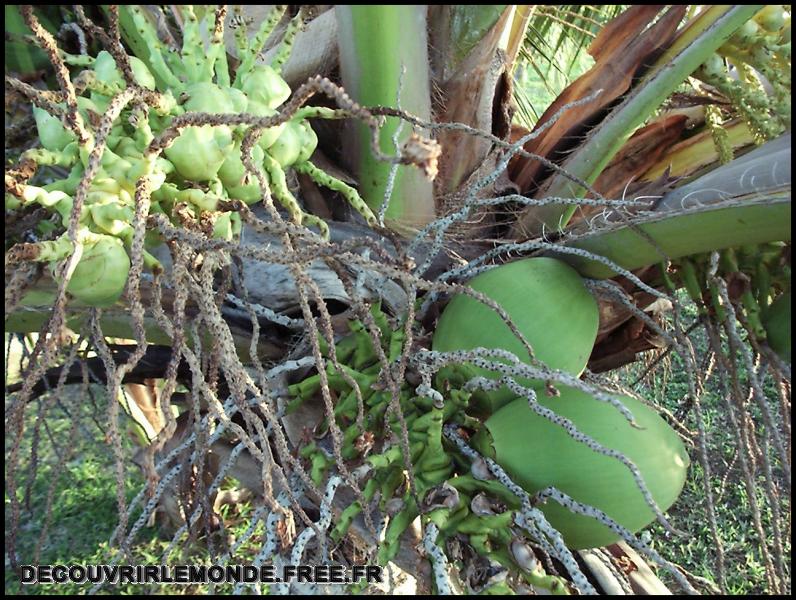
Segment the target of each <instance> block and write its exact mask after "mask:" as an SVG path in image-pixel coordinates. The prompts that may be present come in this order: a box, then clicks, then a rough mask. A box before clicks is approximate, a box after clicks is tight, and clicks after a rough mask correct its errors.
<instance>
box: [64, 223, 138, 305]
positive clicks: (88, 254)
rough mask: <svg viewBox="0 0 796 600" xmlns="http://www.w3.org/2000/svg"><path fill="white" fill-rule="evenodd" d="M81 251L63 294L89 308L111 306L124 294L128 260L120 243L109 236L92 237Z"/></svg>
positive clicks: (128, 265)
mask: <svg viewBox="0 0 796 600" xmlns="http://www.w3.org/2000/svg"><path fill="white" fill-rule="evenodd" d="M93 238H94V241H92V242H90V243H87V244H85V245H84V247H83V254H82V256H81V257H80V262H79V263H78V264H77V267H75V270H74V272H73V273H72V277H71V278H70V279H69V283H68V284H67V286H66V291H67V292H69V293H70V294H71V295H72V296H74V297H75V298H76V299H77V300H80V301H82V302H85V303H86V304H88V305H90V306H101V307H105V306H111V305H112V304H113V303H114V302H116V300H118V299H119V296H121V295H122V292H123V291H124V286H125V284H126V283H127V274H128V273H129V271H130V257H129V256H128V255H127V251H126V250H125V249H124V245H123V244H122V241H121V240H120V239H118V238H115V237H111V236H109V235H94V236H93Z"/></svg>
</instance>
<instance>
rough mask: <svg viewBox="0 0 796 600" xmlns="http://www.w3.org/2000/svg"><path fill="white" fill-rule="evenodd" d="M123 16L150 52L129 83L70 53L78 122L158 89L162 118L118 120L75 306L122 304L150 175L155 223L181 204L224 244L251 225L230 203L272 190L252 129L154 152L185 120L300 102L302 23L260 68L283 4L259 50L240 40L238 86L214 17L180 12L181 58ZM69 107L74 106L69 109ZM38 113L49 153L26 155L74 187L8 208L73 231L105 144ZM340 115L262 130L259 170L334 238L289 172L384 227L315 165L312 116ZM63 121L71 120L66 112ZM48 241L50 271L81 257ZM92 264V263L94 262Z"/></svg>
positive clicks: (29, 190)
mask: <svg viewBox="0 0 796 600" xmlns="http://www.w3.org/2000/svg"><path fill="white" fill-rule="evenodd" d="M119 10H120V15H119V18H120V22H121V25H122V27H123V30H124V31H125V34H126V35H125V39H126V40H127V41H128V43H130V45H131V46H132V47H133V48H134V49H135V50H136V51H137V52H138V53H139V56H129V57H128V60H129V66H130V72H131V73H132V78H133V81H132V82H130V81H125V78H124V76H123V74H122V70H121V69H120V67H119V65H117V64H116V60H115V59H114V57H113V56H112V55H111V54H109V53H108V52H106V51H104V50H103V51H101V52H100V53H99V54H98V55H97V56H96V57H91V56H88V55H79V56H77V55H69V54H67V53H65V52H61V56H62V57H63V59H64V61H65V62H66V63H67V64H69V65H73V66H75V67H78V68H80V69H83V70H82V71H81V72H80V73H77V74H76V76H75V77H74V79H75V81H81V82H82V83H83V88H84V89H83V91H82V92H81V95H79V96H78V97H77V106H78V113H79V116H78V120H79V121H82V124H83V125H84V126H85V125H86V124H92V123H93V124H97V123H98V122H101V120H102V119H103V115H105V114H106V113H107V112H108V109H109V106H110V105H111V102H112V99H113V98H114V97H116V96H117V95H118V94H120V93H123V92H124V91H125V90H126V89H127V88H128V87H130V86H134V87H137V88H138V89H139V90H140V91H142V92H143V93H144V94H145V93H146V91H149V92H152V93H154V94H156V96H154V97H155V98H157V101H156V102H154V103H152V104H153V105H152V106H151V107H150V108H151V110H150V109H144V108H143V106H142V104H141V103H140V102H139V101H133V102H131V103H130V104H129V105H127V106H126V107H125V108H124V109H123V110H122V111H121V113H120V115H119V117H118V118H117V119H116V120H114V121H113V123H112V127H111V130H110V133H109V135H108V137H107V145H106V147H105V148H104V151H103V153H102V158H101V165H100V169H99V171H98V173H97V174H96V176H95V177H94V178H93V180H92V181H91V183H90V188H89V190H88V195H87V198H86V200H85V202H84V205H83V206H82V207H81V213H80V228H81V230H80V233H79V234H78V239H77V244H78V246H81V245H82V247H83V249H82V255H83V259H82V262H81V263H79V264H78V266H77V268H76V269H75V270H74V272H73V274H72V277H71V279H70V283H69V285H68V288H67V289H68V291H69V292H70V294H72V295H73V296H74V297H75V298H77V299H79V300H81V301H83V302H85V303H87V304H89V305H93V306H104V305H108V304H112V303H113V302H115V301H116V300H117V299H118V297H119V296H120V294H121V293H122V291H123V289H124V285H125V283H126V278H127V272H128V270H129V268H130V260H129V257H128V252H129V250H130V247H131V243H132V235H133V230H132V222H133V216H134V213H135V201H134V197H135V189H136V183H137V182H138V180H139V178H141V177H144V176H146V177H147V178H148V181H149V188H150V190H151V208H150V214H154V213H163V214H165V215H167V216H168V217H169V218H171V219H173V221H174V222H175V224H179V219H178V218H177V217H176V216H175V212H174V211H175V207H180V209H181V213H180V214H181V215H183V216H184V215H186V214H187V215H188V216H189V217H190V218H193V219H195V220H196V221H197V222H200V223H202V224H208V223H209V224H212V227H208V231H207V233H208V234H210V235H212V236H213V237H217V238H223V239H227V240H231V239H233V238H234V237H235V236H237V235H238V234H239V232H240V227H241V221H240V216H239V215H238V214H237V213H236V212H232V211H229V210H222V209H221V208H220V202H221V201H223V200H229V199H233V200H240V201H243V202H245V203H247V204H252V203H255V202H258V201H260V200H262V199H263V197H264V194H265V193H266V190H262V189H261V188H260V185H259V183H258V181H256V180H254V179H253V178H252V177H250V176H249V174H248V173H247V171H246V169H245V167H244V163H243V157H242V156H241V142H242V140H243V138H244V136H245V135H246V133H247V132H248V128H249V126H248V125H240V126H229V125H223V124H207V125H199V126H188V127H184V128H182V129H181V130H180V133H179V135H178V136H177V137H176V139H174V140H173V141H172V143H171V144H170V145H169V146H168V147H166V148H165V150H164V153H163V154H164V156H160V155H158V154H155V153H152V152H151V150H149V147H150V144H151V143H152V141H153V140H154V139H155V138H156V137H157V136H158V135H159V134H160V133H162V132H164V131H165V130H166V129H167V128H169V126H170V125H171V124H172V121H173V120H174V118H175V117H178V116H180V115H185V114H188V113H209V114H211V115H232V114H235V115H238V114H242V113H246V114H248V115H252V116H254V117H272V116H274V115H277V110H278V109H279V107H280V106H281V105H282V104H283V103H284V102H285V101H286V100H287V99H288V97H289V96H290V95H291V89H290V87H289V86H288V84H287V83H286V82H285V81H284V79H282V77H281V76H280V66H281V64H282V63H283V62H284V60H285V59H286V56H287V54H288V53H289V49H290V44H291V43H292V39H293V36H294V35H295V32H296V31H297V29H298V27H299V25H300V24H299V22H298V21H296V20H294V21H293V22H291V26H290V27H289V28H288V33H287V34H286V35H285V38H284V39H283V42H282V47H281V48H280V50H279V52H278V55H277V58H276V59H275V61H274V65H273V66H271V65H260V64H256V62H255V59H256V58H257V56H258V55H259V54H260V52H261V50H262V48H263V45H264V43H265V41H266V39H267V38H268V37H269V35H270V34H271V31H272V29H273V28H274V27H275V25H276V24H277V22H278V21H279V20H280V18H281V17H282V15H283V14H284V11H285V7H284V6H283V7H277V9H276V10H275V11H274V13H273V15H272V17H271V18H270V19H266V20H265V21H264V22H263V25H262V27H261V28H260V30H259V31H258V33H257V36H256V37H255V38H254V40H253V42H252V43H251V44H249V42H248V40H245V39H244V38H241V37H239V38H238V39H239V42H240V43H242V44H245V46H244V47H241V48H239V49H238V50H239V56H240V58H241V62H240V64H239V66H238V68H237V70H236V71H235V72H234V78H231V74H230V70H229V68H228V66H227V57H226V50H225V48H224V45H223V39H222V38H221V33H220V31H219V28H218V24H217V23H214V13H213V12H212V11H208V12H207V13H206V14H205V16H204V17H203V18H202V19H201V20H200V19H197V17H196V16H195V14H194V11H193V8H192V7H191V6H189V5H186V6H183V7H181V9H180V10H181V12H182V14H183V16H184V26H183V44H182V50H181V51H179V52H178V51H175V50H174V49H172V48H167V47H165V46H164V45H163V44H162V43H161V42H160V41H159V39H158V36H157V32H156V29H155V26H154V25H153V24H152V23H151V22H150V21H149V19H148V18H147V16H146V14H145V12H144V9H142V8H141V7H139V6H122V7H120V8H119ZM214 28H215V31H214ZM203 31H207V33H208V37H209V38H210V39H211V42H210V44H209V48H208V49H207V50H206V49H205V43H204V42H203V40H202V33H203ZM60 108H61V109H62V110H63V109H64V108H65V107H64V105H63V104H61V105H60ZM33 114H34V117H35V120H36V126H37V130H38V137H39V140H40V142H41V148H39V149H35V150H31V151H28V152H26V153H25V154H24V155H23V158H24V159H27V160H29V161H34V162H35V163H36V164H37V165H39V166H43V165H53V166H54V165H57V166H60V167H66V168H69V169H71V170H70V172H69V175H68V176H67V177H65V178H64V179H60V180H57V181H54V182H52V183H50V184H48V185H44V186H42V187H36V186H23V192H22V194H21V195H20V196H14V195H11V194H8V193H7V194H6V209H7V210H8V209H11V210H14V209H18V208H19V207H20V206H21V205H26V204H30V203H37V204H40V205H42V206H44V207H46V208H47V209H49V210H51V211H53V212H55V213H57V214H58V215H60V217H61V221H62V225H63V226H64V227H66V226H67V225H68V221H69V218H70V214H71V211H72V206H73V199H74V195H75V192H76V190H77V187H78V184H79V183H80V181H81V179H82V177H83V176H84V173H85V171H86V169H87V167H88V158H89V154H90V152H91V150H92V149H93V147H94V132H93V131H92V130H91V128H89V127H86V131H87V132H88V138H89V139H88V140H78V139H77V136H76V134H75V129H74V128H73V127H67V126H65V124H66V122H65V121H63V122H62V120H61V118H59V116H54V115H52V114H50V113H49V112H47V110H45V109H44V108H41V107H38V106H36V107H34V109H33ZM334 116H335V112H334V111H332V110H331V109H324V108H317V107H304V108H301V109H299V110H298V112H296V113H295V114H293V115H292V117H291V118H290V119H289V120H288V121H286V122H283V123H281V124H280V125H278V126H274V127H270V128H266V129H263V130H262V131H261V134H260V137H259V139H258V141H257V144H256V145H255V146H254V148H253V151H252V158H253V162H254V164H255V165H257V166H258V167H259V168H261V169H262V170H263V171H264V173H265V176H266V177H265V181H266V184H267V186H268V187H269V190H267V191H269V192H270V193H271V194H272V195H273V197H274V198H276V199H277V200H278V201H279V202H280V204H281V205H282V206H283V207H284V208H285V209H286V210H287V212H288V213H289V214H290V217H291V218H292V220H293V221H294V222H296V223H297V224H302V223H305V224H312V225H315V226H317V227H318V228H319V229H320V231H321V233H322V234H323V235H328V228H327V227H326V224H325V223H324V222H323V221H321V220H320V219H318V218H317V217H314V216H313V215H310V214H307V213H304V211H303V210H302V209H301V207H300V205H299V203H298V201H297V200H296V199H295V197H294V196H293V195H292V194H291V192H290V190H289V189H288V185H287V179H286V175H285V170H286V169H288V168H292V169H295V170H296V171H299V172H302V173H305V174H308V175H309V176H311V177H312V178H313V179H314V180H315V181H316V182H318V183H320V184H322V185H326V186H328V187H331V188H333V189H335V190H337V191H340V192H341V193H342V194H343V195H344V197H345V198H346V199H348V200H349V201H350V202H352V204H353V205H354V207H355V208H356V209H357V210H359V211H360V212H362V213H363V214H364V216H365V217H366V218H367V219H368V220H369V221H371V222H372V221H375V218H374V217H373V214H372V213H371V212H370V209H368V208H367V206H366V205H365V204H364V202H362V201H361V199H360V198H359V196H358V194H357V192H356V191H355V190H354V189H353V188H351V187H350V186H347V185H346V184H344V183H343V182H341V181H338V180H337V179H334V178H332V177H331V176H329V175H328V174H326V173H324V172H323V171H321V170H320V169H318V168H317V167H315V166H314V165H312V163H310V162H309V158H310V156H311V155H312V153H313V152H314V151H315V148H316V146H317V143H318V139H317V137H316V135H315V133H314V131H313V129H312V127H311V126H310V125H309V122H308V121H307V118H309V117H334ZM63 118H64V119H65V118H66V111H65V110H64V114H63ZM186 211H187V212H186ZM183 218H184V217H183ZM47 226H49V227H51V225H47ZM47 226H44V227H47ZM160 242H161V240H160V239H159V237H158V235H157V233H156V232H148V235H147V238H146V247H147V248H150V249H151V248H152V247H153V246H156V245H158V244H159V243H160ZM43 244H44V245H43V246H42V247H41V252H39V257H38V260H40V261H46V262H49V263H51V265H52V266H53V268H55V266H56V265H57V262H58V261H59V260H62V259H63V258H65V257H67V256H69V255H70V254H72V253H73V252H74V251H76V249H75V248H73V245H72V243H71V241H70V240H69V239H68V238H67V237H66V236H65V235H63V236H62V237H61V238H59V239H58V240H55V241H53V242H45V243H43ZM125 248H126V250H125ZM89 259H91V260H93V263H91V264H89V263H88V262H86V261H88V260H89ZM145 264H146V265H147V266H149V267H153V266H155V265H157V261H156V260H155V259H154V257H152V256H151V255H150V254H149V253H146V254H145ZM54 274H55V272H54ZM100 275H101V276H100Z"/></svg>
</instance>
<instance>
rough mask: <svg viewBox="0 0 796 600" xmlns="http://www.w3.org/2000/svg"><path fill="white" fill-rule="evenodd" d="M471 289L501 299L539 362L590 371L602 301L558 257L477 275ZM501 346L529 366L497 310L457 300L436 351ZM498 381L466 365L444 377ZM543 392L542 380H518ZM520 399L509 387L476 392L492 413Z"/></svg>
mask: <svg viewBox="0 0 796 600" xmlns="http://www.w3.org/2000/svg"><path fill="white" fill-rule="evenodd" d="M469 286H470V287H471V288H473V289H474V290H476V291H479V292H482V293H483V294H485V295H486V296H488V297H489V298H491V299H492V300H494V301H496V302H497V303H498V304H500V305H501V307H502V308H503V309H504V310H505V311H506V313H508V315H509V316H510V317H511V319H512V321H513V322H514V323H515V324H516V326H517V328H518V329H519V331H520V332H522V334H523V335H524V336H525V338H526V339H527V340H528V342H529V343H530V344H531V347H532V348H533V350H534V353H535V356H536V358H537V359H539V360H540V361H542V362H543V363H545V364H546V365H548V366H549V367H551V368H553V369H561V370H563V371H566V372H568V373H572V374H573V375H579V374H580V373H582V372H583V369H584V368H585V367H586V363H587V361H588V360H589V355H590V354H591V351H592V348H593V347H594V342H595V339H596V338H597V327H598V324H599V313H598V309H597V302H596V301H595V300H594V297H593V296H592V295H591V293H590V292H589V291H588V290H587V289H586V287H585V286H584V285H583V280H582V279H581V277H580V275H578V273H577V272H576V271H575V270H574V269H573V268H572V267H570V266H569V265H566V264H565V263H563V262H561V261H559V260H556V259H554V258H528V259H524V260H518V261H515V262H512V263H509V264H505V265H502V266H499V267H495V268H494V269H492V270H490V271H487V272H485V273H482V274H480V275H478V276H476V277H474V278H473V279H472V280H471V281H470V283H469ZM479 346H480V347H484V348H501V349H504V350H508V351H510V352H512V353H514V354H515V355H517V357H518V358H520V360H524V361H525V362H527V363H530V359H529V357H528V353H527V351H526V350H525V349H524V346H523V345H522V343H521V342H520V341H519V340H518V339H517V337H516V336H515V335H514V334H513V333H512V332H511V330H510V329H509V327H508V325H506V323H505V321H503V319H501V317H500V315H498V314H497V313H496V312H495V311H494V310H492V309H491V308H490V307H488V306H487V305H485V304H483V303H481V302H479V301H478V300H476V299H474V298H472V297H469V296H464V295H458V296H455V297H454V298H453V299H452V300H451V301H450V303H448V305H447V306H446V307H445V310H444V311H443V312H442V315H441V316H440V319H439V322H438V324H437V328H436V331H435V332H434V338H433V342H432V347H433V349H434V350H437V351H441V352H448V351H454V350H470V349H473V348H477V347H479ZM462 371H464V372H466V373H467V376H471V375H481V376H484V377H491V378H493V379H494V378H497V377H498V375H497V374H496V373H494V372H491V371H487V370H485V369H479V368H476V367H471V366H469V365H468V366H467V367H466V368H465V369H461V368H459V369H444V370H442V371H441V373H440V376H441V377H442V378H446V377H447V378H453V377H455V376H456V375H454V373H455V372H458V373H462ZM518 381H519V382H520V383H522V384H524V385H527V386H531V387H534V388H536V389H540V388H541V387H542V385H543V383H542V382H541V381H538V380H527V379H519V380H518ZM515 397H516V394H513V393H512V392H511V391H510V390H508V389H507V388H506V387H505V386H504V387H502V388H500V389H499V390H496V391H493V392H488V393H484V394H480V393H479V394H476V395H475V400H476V401H477V402H481V403H484V404H485V405H486V408H487V409H488V410H489V412H492V411H494V410H496V409H498V408H500V407H501V406H503V405H505V404H506V403H507V402H509V401H510V400H512V399H513V398H515Z"/></svg>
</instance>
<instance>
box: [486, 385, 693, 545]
mask: <svg viewBox="0 0 796 600" xmlns="http://www.w3.org/2000/svg"><path fill="white" fill-rule="evenodd" d="M559 389H560V392H561V395H560V396H559V397H552V398H551V397H547V396H542V395H541V394H540V395H539V400H538V402H539V404H540V405H541V406H543V407H544V408H547V409H550V410H552V411H554V412H555V413H556V414H557V415H559V416H560V417H564V418H566V419H569V420H570V421H571V422H572V424H573V425H574V427H575V428H577V430H578V431H580V432H581V433H584V434H586V435H587V436H589V437H591V438H592V439H593V440H595V441H597V442H598V443H599V444H601V445H602V446H604V447H606V448H608V449H611V450H615V451H617V452H620V453H621V454H623V455H624V456H625V457H627V458H628V459H629V460H630V461H632V462H633V463H634V464H635V466H636V467H637V468H638V471H639V472H640V473H641V476H642V477H643V479H644V483H645V484H646V486H647V488H648V489H649V491H650V493H651V494H652V497H653V498H654V499H655V502H656V503H657V505H658V507H659V508H660V509H661V510H664V511H665V510H666V509H668V508H669V507H670V506H671V505H672V504H674V502H675V500H676V499H677V497H678V496H679V495H680V492H681V491H682V489H683V484H684V483H685V478H686V473H687V470H688V465H689V458H688V454H687V452H686V450H685V447H684V446H683V442H682V441H681V440H680V437H679V436H678V435H677V433H676V432H675V431H674V430H673V429H672V428H671V427H669V425H668V424H667V423H666V422H665V421H664V420H663V419H662V418H661V417H660V416H659V415H658V414H657V413H656V412H655V411H654V410H652V409H650V408H649V407H648V406H646V405H645V404H643V403H642V402H640V401H638V400H636V399H634V398H631V397H628V396H620V399H621V401H622V402H623V404H624V405H625V406H626V407H627V408H628V409H629V410H630V411H631V412H632V413H633V417H634V418H635V421H636V424H637V425H638V427H637V428H636V427H633V426H632V425H631V424H630V423H629V422H628V420H627V419H626V418H625V417H624V416H623V415H622V414H621V413H620V412H619V411H618V410H617V409H616V408H615V407H613V406H611V405H610V404H607V403H604V402H600V401H598V400H596V399H594V398H593V397H592V396H590V395H588V394H586V393H584V392H581V391H578V390H575V389H572V388H564V387H561V388H559ZM472 443H473V445H474V446H475V447H476V448H477V449H478V450H479V451H480V452H481V453H482V454H484V455H486V456H489V457H491V458H493V459H494V460H495V461H497V463H498V464H500V465H501V466H502V467H503V468H504V469H505V470H506V472H507V473H508V474H509V475H510V476H511V478H512V479H513V480H514V481H515V482H516V483H517V484H519V485H520V486H522V488H523V489H525V490H526V491H527V492H528V493H529V494H535V493H536V492H539V491H541V490H543V489H545V488H547V487H550V486H553V487H555V488H556V489H558V490H559V491H561V492H563V493H565V494H567V495H569V496H571V497H572V498H573V499H574V500H576V501H578V502H581V503H583V504H587V505H589V506H593V507H594V508H597V509H599V510H601V511H602V512H604V513H605V514H606V515H608V516H609V517H610V518H611V519H613V520H614V521H616V522H617V523H618V524H619V525H622V526H623V527H624V528H626V529H628V530H629V531H631V532H633V533H635V532H637V531H639V530H640V529H642V528H644V527H646V526H647V525H649V524H650V523H651V522H652V521H653V520H655V515H654V513H653V511H652V509H651V508H650V507H649V506H648V504H647V502H646V501H645V500H644V497H643V495H642V492H641V490H640V488H639V486H638V485H637V484H636V481H635V480H634V478H633V475H632V474H631V471H630V470H629V469H628V467H627V466H626V465H625V464H624V463H623V462H621V461H620V460H618V459H616V458H612V457H610V456H606V455H604V454H599V453H598V452H596V451H595V450H593V449H591V448H589V446H587V444H586V443H583V442H579V441H576V440H575V439H574V438H573V437H571V436H570V435H569V433H568V432H567V430H566V428H565V427H562V426H561V425H558V424H555V423H553V422H551V421H550V420H548V419H546V418H545V417H543V416H541V415H539V414H537V413H536V412H534V410H532V409H531V408H530V406H529V405H528V402H527V400H525V399H517V400H514V401H513V402H511V403H509V404H508V405H506V406H505V407H503V408H502V409H501V410H499V411H497V412H496V413H495V414H494V415H492V416H491V417H490V418H489V419H488V420H487V421H486V424H485V426H484V428H483V429H481V430H480V431H479V432H478V433H477V434H476V435H475V436H474V438H473V440H472ZM541 509H542V511H543V512H544V514H545V516H546V517H547V519H548V520H549V521H550V523H551V524H552V525H553V526H554V527H555V528H556V529H558V530H559V531H560V532H561V534H562V536H563V538H564V542H565V543H566V544H567V546H569V547H570V548H577V549H581V548H596V547H600V546H606V545H608V544H612V543H614V542H617V541H619V540H620V537H619V536H618V535H617V534H615V533H614V532H613V531H611V530H610V529H609V528H608V527H606V526H605V525H603V524H602V523H600V522H599V520H597V519H595V518H592V517H587V516H584V515H577V514H574V513H572V512H570V511H569V510H567V509H566V508H564V507H563V506H561V505H559V504H557V503H555V502H548V503H546V504H545V505H543V506H542V507H541Z"/></svg>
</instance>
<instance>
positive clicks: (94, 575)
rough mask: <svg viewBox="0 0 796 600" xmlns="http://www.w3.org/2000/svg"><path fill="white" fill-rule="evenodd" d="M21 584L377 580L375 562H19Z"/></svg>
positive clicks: (344, 581)
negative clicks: (115, 563)
mask: <svg viewBox="0 0 796 600" xmlns="http://www.w3.org/2000/svg"><path fill="white" fill-rule="evenodd" d="M20 580H21V581H22V583H23V584H26V585H34V584H44V583H77V584H80V583H108V584H158V583H161V584H162V583H185V584H199V583H266V584H268V583H332V584H334V583H338V584H350V583H360V582H362V581H363V580H364V581H366V582H367V583H381V581H382V574H381V567H380V566H378V565H353V566H352V567H350V568H348V567H345V566H343V565H284V566H282V567H276V566H274V565H263V566H260V567H255V566H253V565H225V566H221V565H210V566H207V565H113V566H111V565H38V566H33V565H23V566H21V567H20Z"/></svg>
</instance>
